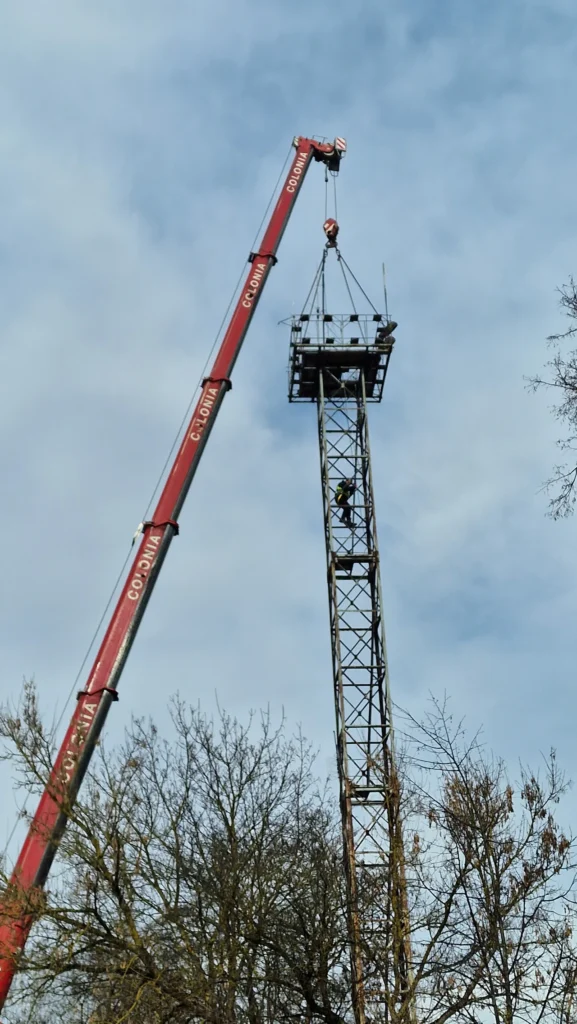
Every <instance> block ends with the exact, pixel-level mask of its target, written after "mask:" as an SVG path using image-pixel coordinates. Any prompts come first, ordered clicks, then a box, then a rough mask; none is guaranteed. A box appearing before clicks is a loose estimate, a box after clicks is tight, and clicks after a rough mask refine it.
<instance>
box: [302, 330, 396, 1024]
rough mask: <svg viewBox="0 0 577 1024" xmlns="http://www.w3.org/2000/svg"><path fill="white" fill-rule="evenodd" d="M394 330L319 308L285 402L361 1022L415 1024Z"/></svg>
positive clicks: (357, 1015)
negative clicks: (376, 476)
mask: <svg viewBox="0 0 577 1024" xmlns="http://www.w3.org/2000/svg"><path fill="white" fill-rule="evenodd" d="M389 323H390V322H389V321H388V318H386V317H383V316H381V315H380V314H371V315H369V316H360V315H359V314H356V313H355V314H353V316H341V315H338V316H337V315H330V314H326V313H324V312H321V311H318V312H317V313H316V314H302V315H301V316H298V317H295V318H293V320H292V321H291V354H290V366H289V400H290V401H293V402H298V401H301V402H302V401H309V402H316V403H317V410H318V433H319V445H320V461H321V478H322V492H323V507H324V523H325V541H326V553H327V579H328V591H329V608H330V624H331V641H332V659H333V681H334V698H335V711H336V730H337V759H338V769H339V779H340V802H341V811H342V822H343V838H344V853H345V858H344V859H345V871H346V876H347V885H348V894H349V931H350V938H351V965H352V980H353V985H352V988H353V1000H354V1008H355V1018H356V1024H365V1022H366V1021H369V1020H372V1021H389V1020H391V1018H392V1017H394V1019H395V1020H399V1018H401V1019H402V1018H404V1019H406V1020H407V1021H408V1022H409V1021H411V1020H412V1019H413V1011H412V1003H413V996H412V992H411V958H410V940H409V922H408V912H407V898H406V883H405V875H404V855H403V842H402V833H401V823H400V817H399V788H398V784H397V778H396V774H395V766H394V748H393V726H392V714H391V697H390V690H389V673H388V666H387V654H386V645H385V630H384V622H383V613H382V597H381V580H380V568H379V550H378V543H377V532H376V523H375V502H374V494H373V482H372V473H371V456H370V447H369V432H368V420H367V403H368V402H371V401H372V402H376V401H380V399H381V397H382V393H383V385H384V380H385V376H386V372H387V367H388V363H389V359H390V355H391V351H392V348H393V344H394V338H393V337H392V336H391V327H390V326H389ZM305 332H306V333H305ZM345 478H352V479H353V480H354V482H355V485H356V491H355V493H354V495H353V497H352V498H351V500H350V525H347V523H346V522H343V518H342V512H343V509H342V506H339V505H338V504H337V503H336V500H335V491H336V488H337V486H338V484H339V482H340V481H341V480H343V479H345ZM346 518H347V517H346V516H345V519H346ZM364 908H366V909H364Z"/></svg>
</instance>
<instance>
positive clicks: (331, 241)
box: [323, 217, 339, 249]
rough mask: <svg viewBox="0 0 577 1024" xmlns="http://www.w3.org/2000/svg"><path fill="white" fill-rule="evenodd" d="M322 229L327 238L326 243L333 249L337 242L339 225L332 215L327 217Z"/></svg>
mask: <svg viewBox="0 0 577 1024" xmlns="http://www.w3.org/2000/svg"><path fill="white" fill-rule="evenodd" d="M323 230H324V233H325V235H326V236H327V238H328V243H327V245H328V247H329V249H334V248H335V247H336V244H337V235H338V233H339V225H338V224H337V222H336V220H335V219H334V217H329V219H328V220H326V221H325V222H324V224H323Z"/></svg>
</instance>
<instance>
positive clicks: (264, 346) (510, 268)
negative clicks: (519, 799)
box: [0, 0, 577, 845]
mask: <svg viewBox="0 0 577 1024" xmlns="http://www.w3.org/2000/svg"><path fill="white" fill-rule="evenodd" d="M576 29H577V12H575V8H574V5H573V4H572V3H569V2H564V0H563V2H562V0H549V2H548V3H546V4H545V3H539V2H536V0H535V2H531V0H525V2H520V0H510V2H509V3H508V4H507V5H506V9H505V10H503V9H502V5H499V4H496V3H486V4H484V5H479V4H478V3H473V2H472V0H459V2H457V0H447V2H445V3H443V4H442V5H441V4H438V5H434V4H431V3H425V2H422V3H419V2H415V0H405V2H401V0H389V2H387V3H386V4H384V3H380V2H373V0H359V2H358V3H356V4H352V3H344V2H341V0H331V2H330V3H329V2H324V0H307V2H304V0H303V2H301V0H296V2H294V3H291V4H285V3H283V4H281V3H277V2H271V0H267V2H264V0H251V2H250V3H248V2H245V0H236V2H235V3H232V2H231V0H211V2H210V3H207V2H206V0H197V2H196V3H194V4H192V3H185V2H181V0H167V2H165V3H163V4H158V3H156V2H155V3H153V2H151V0H125V2H124V3H122V4H118V3H117V2H112V0H108V2H106V0H99V2H98V3H96V2H95V0H74V2H73V0H52V2H51V3H50V4H49V3H45V2H40V3H37V4H36V5H35V6H34V12H33V16H31V15H30V8H29V6H28V5H27V4H23V3H21V2H19V0H7V2H6V3H4V4H3V5H2V9H1V10H0V115H1V119H2V124H3V131H2V136H1V138H0V203H1V204H2V216H1V222H2V231H1V232H0V392H1V394H0V433H1V437H0V477H1V479H2V482H3V490H4V494H3V497H4V501H3V507H4V538H5V542H4V545H3V573H2V579H3V587H2V588H1V591H0V632H1V643H0V699H3V700H5V699H8V698H14V697H16V696H17V694H18V692H19V688H20V686H21V680H22V678H23V677H24V676H25V677H30V676H34V677H35V678H36V681H37V684H38V687H39V690H40V694H41V700H42V705H43V707H44V709H45V711H46V713H47V715H48V716H49V717H51V716H52V715H53V714H55V715H56V716H58V715H59V714H60V713H61V711H62V710H63V707H64V704H65V701H66V698H67V696H68V693H69V691H70V688H71V686H72V684H73V681H74V678H75V676H76V673H77V670H78V667H79V665H80V663H81V661H82V658H83V656H84V654H85V651H86V647H87V644H88V642H89V639H90V637H91V635H92V632H93V629H94V627H95V625H96V623H97V622H98V619H99V617H100V614H101V612H102V608H103V606H104V604H105V603H106V600H107V598H108V595H109V592H110V588H111V586H112V583H113V581H114V579H115V578H116V575H117V573H118V570H119V568H120V566H121V565H122V562H123V559H124V556H125V554H126V552H127V549H128V547H129V545H130V540H131V538H132V534H133V532H134V529H135V528H136V526H137V524H138V522H139V521H140V519H141V518H142V514H143V512H144V509H145V508H146V504H147V502H148V498H149V496H150V493H151V490H152V488H153V486H154V484H155V482H156V478H157V475H158V472H159V470H160V468H161V467H162V464H163V462H164V459H165V456H166V452H167V450H168V449H169V447H170V445H171V443H172V440H173V436H174V433H175V430H176V428H177V426H178V423H179V422H180V419H181V416H182V414H183V411H184V409H185V408H186V406H187V404H188V401H189V399H190V397H191V395H192V393H193V392H194V390H195V387H196V383H197V381H198V379H199V376H200V374H201V372H202V368H203V364H204V360H205V358H206V355H207V353H208V351H209V349H210V346H211V344H212V340H213V337H214V334H215V331H216V329H217V327H218V324H219V322H220V319H221V317H222V314H223V312H224V309H225V308H226V305H227V303H228V299H229V296H230V293H231V290H232V288H233V286H234V283H235V281H236V279H237V277H238V274H239V272H240V270H241V269H242V266H243V263H244V260H245V259H246V255H247V253H248V251H249V248H250V245H251V243H252V241H253V236H254V232H255V230H256V227H257V225H258V223H259V221H260V218H261V216H262V213H263V211H264V208H265V206H266V203H267V201H268V198H269V195H270V192H271V189H272V187H273V185H274V182H275V181H276V178H277V176H278V173H279V171H280V168H281V166H282V163H283V161H284V158H285V155H286V152H287V150H288V147H289V145H290V141H291V138H292V136H293V135H294V134H322V135H326V136H329V137H333V136H335V135H336V134H339V135H344V136H346V137H347V139H348V142H349V154H348V156H347V158H346V161H345V163H344V165H343V169H342V174H341V178H340V181H339V220H340V223H341V236H340V238H341V243H342V249H343V253H344V255H345V257H346V258H347V260H348V261H349V262H350V263H351V265H352V267H353V269H354V270H355V272H356V273H357V275H358V276H359V277H360V279H361V281H362V282H363V284H364V285H365V287H366V288H367V289H368V290H369V292H370V293H371V294H373V295H376V296H378V294H379V291H380V279H381V278H380V275H381V270H380V267H381V263H382V261H383V260H385V261H386V263H387V267H388V277H389V301H390V306H391V311H392V313H393V315H394V317H395V319H397V320H398V321H399V324H400V328H399V331H398V332H397V338H398V342H397V346H396V349H395V353H394V358H393V362H392V364H391V370H390V374H389V377H388V380H387V388H386V398H385V401H384V403H383V405H382V407H380V408H376V409H375V410H374V415H373V416H372V431H371V436H372V450H373V459H374V476H375V488H376V496H377V503H378V518H379V533H380V542H381V549H382V561H383V589H384V598H385V605H386V617H387V638H388V647H389V657H390V668H391V678H392V685H393V695H394V698H395V700H396V701H397V702H398V703H399V704H401V705H404V706H408V707H409V708H411V710H413V711H415V710H418V709H419V708H421V707H423V705H424V703H425V701H426V699H427V694H428V693H429V692H430V691H432V692H434V693H436V694H442V693H443V692H444V691H447V692H448V693H449V694H450V695H451V696H452V700H453V708H454V710H455V713H456V714H458V715H461V714H464V715H466V716H467V719H468V721H469V722H470V723H471V726H472V727H476V726H477V725H479V724H482V725H483V726H484V729H485V734H486V736H487V738H488V740H489V741H490V742H491V744H492V745H494V746H495V748H496V749H497V750H498V751H499V752H500V753H503V754H504V755H505V756H506V757H507V759H508V760H510V761H511V762H512V763H514V762H515V761H516V760H517V759H518V758H520V757H521V758H535V757H538V755H539V752H540V751H542V750H545V751H546V750H548V749H549V747H550V746H551V745H554V746H556V747H557V748H558V750H559V759H560V761H561V762H562V763H563V764H565V765H566V766H567V767H568V769H569V771H570V773H571V774H573V775H575V773H576V772H577V754H576V753H575V743H574V721H575V718H576V714H577V698H576V696H575V687H574V678H573V672H574V664H575V644H576V640H575V606H576V600H577V583H576V579H577V545H576V544H575V538H576V530H577V523H575V522H574V521H569V522H562V523H558V524H553V523H552V522H551V521H549V520H548V519H546V518H545V515H544V513H545V511H546V498H545V497H544V496H543V495H542V494H539V493H538V491H539V487H540V484H541V482H542V481H543V480H544V479H545V478H546V477H547V476H548V475H549V471H550V467H551V465H552V463H553V462H554V461H555V457H556V453H555V450H554V440H555V437H556V436H557V426H556V424H555V423H554V422H553V421H552V420H551V418H550V416H549V413H548V410H547V398H546V397H545V396H537V397H535V396H531V395H529V394H527V393H526V391H525V390H524V382H523V375H524V374H526V375H530V374H531V373H533V372H537V371H538V370H539V369H540V368H541V366H542V363H543V361H544V359H545V358H546V349H545V344H544V338H545V336H546V335H547V334H549V333H551V332H552V331H554V330H557V329H559V327H560V325H561V323H562V322H561V320H560V318H559V313H558V310H557V306H556V294H555V289H556V287H557V286H559V285H561V284H562V283H563V282H564V281H566V280H567V278H568V276H569V275H570V274H571V273H572V272H577V255H576V251H575V245H574V239H575V234H576V228H577V223H576V222H577V213H576V207H575V203H574V190H575V185H574V183H575V180H576V171H577V144H576V143H575V138H574V132H573V131H572V128H571V125H572V115H573V107H574V102H573V101H574V95H575V90H576V88H577V61H576V60H575V50H576V47H577V43H576V40H577V32H576ZM323 189H324V186H323V182H322V172H320V171H319V169H318V168H315V167H313V168H312V169H311V171H310V174H309V177H308V179H307V182H306V184H305V187H304V190H303V193H302V195H301V198H300V199H299V205H298V207H297V209H296V211H295V214H294V218H293V220H292V221H291V224H290V226H289V229H288V231H287V234H286V235H285V239H284V241H283V244H282V249H281V252H280V261H279V265H278V267H277V268H276V269H275V270H274V272H273V274H272V275H271V278H270V280H269V284H268V285H267V290H266V293H265V295H264V297H263V301H262V303H261V306H260V308H259V311H258V314H257V316H256V318H255V321H254V323H253V327H252V329H251V332H250V335H249V338H248V340H247V342H246V346H245V348H244V350H243V353H242V356H241V358H240V360H239V363H238V364H237V368H236V370H235V378H234V379H235V386H234V390H233V392H232V393H231V395H229V396H228V397H227V399H226V402H225V405H224V407H223V410H222V413H221V416H220V419H219V422H218V424H217V427H216V429H215V431H214V433H213V436H212V438H211V440H210V444H209V448H208V449H207V452H206V454H205V458H204V461H203V464H202V466H201V469H200V471H199V473H198V476H197V479H196V482H195V486H194V488H193V492H192V493H191V495H190V498H189V500H188V503H187V506H186V508H185V511H184V513H183V515H182V517H181V536H180V537H179V538H178V540H177V541H176V542H175V543H174V545H173V547H172V550H171V554H170V557H169V561H168V563H167V565H166V566H165V568H164V570H163V574H162V578H161V580H160V582H159V585H158V587H157V591H156V593H155V596H154V598H153V601H152V602H151V605H150V607H149V610H148V612H147V616H146V619H145V622H144V624H143V626H142V628H141V631H140V634H139V637H138V640H137V643H136V647H135V649H134V651H133V654H132V655H131V658H130V662H129V665H128V668H127V670H126V672H125V675H124V678H123V681H122V687H121V699H120V702H119V704H118V705H116V706H115V707H114V708H113V711H112V714H111V719H110V735H111V737H114V736H118V735H120V733H121V730H122V728H123V726H124V725H125V724H126V723H127V722H128V720H129V718H130V715H131V713H133V712H135V713H140V714H146V715H148V714H151V715H154V716H155V717H156V718H157V720H158V721H159V722H160V723H164V722H165V721H166V714H165V706H166V698H167V696H168V694H170V693H171V692H174V691H176V690H179V691H180V692H181V693H182V694H183V695H185V696H186V697H188V698H189V699H190V700H191V701H196V700H200V701H201V703H202V705H203V706H204V707H206V708H207V709H211V708H212V707H213V706H214V700H215V694H216V693H217V694H218V698H219V701H220V703H221V704H222V705H224V706H225V707H226V708H228V709H229V710H230V711H233V712H236V713H239V714H241V715H243V714H245V713H246V712H247V710H248V709H249V708H251V707H252V708H259V707H264V706H267V705H269V706H270V708H271V710H272V712H273V714H275V715H280V713H281V709H283V708H284V711H285V713H286V715H287V718H288V721H289V722H290V723H291V724H296V723H297V722H302V724H303V727H304V730H305V733H306V734H307V735H308V736H309V737H311V738H312V739H314V740H315V741H316V742H317V743H318V745H319V747H320V750H321V767H327V768H328V767H331V768H332V765H333V753H332V742H333V710H332V696H331V682H330V659H329V633H328V616H327V608H326V590H325V580H324V552H323V534H322V522H321V504H320V486H319V479H318V456H317V450H316V435H315V424H314V415H313V411H312V410H311V409H303V408H289V407H288V406H287V405H286V376H285V366H286V357H287V345H288V338H287V336H286V334H285V333H284V329H283V328H279V327H278V326H277V323H278V321H279V320H280V319H281V318H283V317H285V316H287V315H290V313H291V311H292V309H293V308H294V306H295V305H296V306H298V305H299V304H300V303H301V301H302V300H303V298H304V296H305V294H306V292H307V290H308V287H309V284H310V280H311V278H312V274H313V271H314V268H315V266H316V264H317V261H318V258H319V256H320V250H321V246H322V232H321V226H322V221H323V217H324V199H323ZM63 727H64V726H62V728H61V731H62V729H63ZM0 780H1V781H2V783H3V787H4V788H3V792H4V794H5V796H4V798H3V800H2V803H1V808H0V845H3V842H4V841H5V837H7V835H8V834H9V832H10V829H11V827H12V823H13V821H14V816H15V805H14V803H13V801H12V799H11V796H10V776H9V772H8V771H7V769H6V767H5V766H2V765H0Z"/></svg>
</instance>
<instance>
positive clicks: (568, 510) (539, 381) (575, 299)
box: [528, 278, 577, 519]
mask: <svg viewBox="0 0 577 1024" xmlns="http://www.w3.org/2000/svg"><path fill="white" fill-rule="evenodd" d="M560 296H561V297H560V300H559V304H560V306H561V308H562V309H563V311H564V312H565V314H566V315H567V316H568V317H569V319H570V320H571V321H572V323H571V325H570V326H569V327H568V328H567V330H566V331H563V332H562V333H561V334H552V335H551V336H550V337H549V338H548V339H547V340H548V343H549V345H550V346H551V347H552V349H553V358H552V359H550V360H549V362H548V363H547V364H546V367H547V369H548V371H549V373H548V375H547V377H541V376H537V377H531V378H529V382H528V383H529V387H530V388H531V389H532V390H533V391H537V390H538V389H539V388H547V389H553V392H554V394H555V396H556V402H555V405H554V406H553V407H552V412H553V415H554V416H555V418H556V419H557V420H559V421H560V422H561V423H563V425H564V427H565V430H566V433H565V436H564V437H562V438H560V439H559V440H558V441H557V447H558V448H559V449H560V450H561V451H562V452H564V453H574V452H577V349H571V350H570V351H565V350H564V348H563V343H566V342H567V341H570V340H571V339H572V338H573V337H574V336H575V334H577V322H576V321H577V286H576V284H575V281H574V280H573V278H570V280H569V284H567V285H563V287H562V288H561V289H560ZM544 488H545V490H546V491H548V492H549V493H551V494H552V496H551V498H550V501H549V514H550V516H551V517H552V518H553V519H561V518H564V517H566V516H569V515H572V513H573V512H574V509H575V501H576V500H577V457H576V456H575V455H571V457H570V461H565V462H563V463H562V464H560V465H556V466H555V467H554V470H553V475H552V476H551V477H550V479H549V480H547V481H546V483H545V484H544Z"/></svg>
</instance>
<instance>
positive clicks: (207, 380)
mask: <svg viewBox="0 0 577 1024" xmlns="http://www.w3.org/2000/svg"><path fill="white" fill-rule="evenodd" d="M205 384H225V385H226V390H227V391H232V381H231V379H230V377H203V379H202V384H201V387H204V386H205Z"/></svg>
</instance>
